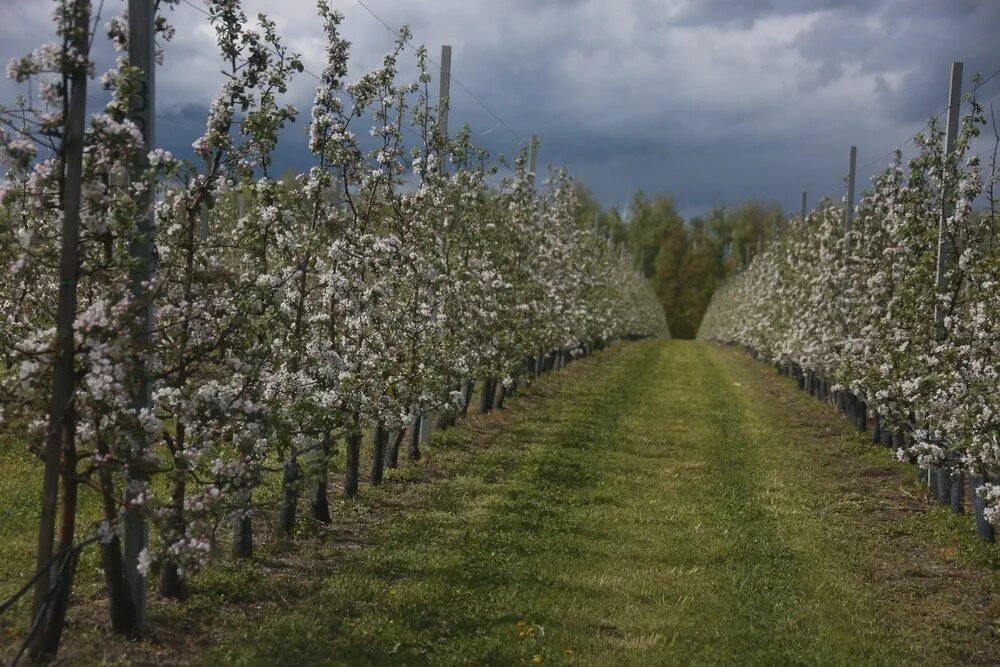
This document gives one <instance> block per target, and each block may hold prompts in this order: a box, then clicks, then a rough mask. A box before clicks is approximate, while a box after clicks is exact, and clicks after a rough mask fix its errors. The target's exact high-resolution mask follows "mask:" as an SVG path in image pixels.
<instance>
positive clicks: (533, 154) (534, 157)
mask: <svg viewBox="0 0 1000 667" xmlns="http://www.w3.org/2000/svg"><path fill="white" fill-rule="evenodd" d="M537 163H538V135H536V134H533V135H531V145H530V146H528V174H529V176H528V178H530V179H531V184H532V185H534V184H535V167H536V165H537Z"/></svg>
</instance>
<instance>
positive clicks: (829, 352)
mask: <svg viewBox="0 0 1000 667" xmlns="http://www.w3.org/2000/svg"><path fill="white" fill-rule="evenodd" d="M971 105H972V111H971V112H970V113H969V114H968V115H967V116H966V117H965V118H964V119H963V122H962V131H961V134H960V137H959V141H958V142H957V148H956V150H955V151H954V152H953V153H952V154H951V155H947V156H946V155H945V154H944V150H943V141H942V131H941V128H940V127H939V126H938V124H937V122H936V120H932V121H931V123H930V125H929V128H928V129H927V131H926V132H924V133H922V134H920V135H917V137H916V139H915V145H916V146H917V147H918V148H919V149H920V153H919V155H918V156H917V157H915V158H914V159H913V160H911V161H910V162H909V164H908V165H906V166H905V167H904V166H903V165H902V164H901V158H899V157H897V160H896V162H895V163H894V164H893V165H891V166H890V167H889V168H888V169H886V171H885V172H884V173H882V174H880V175H879V176H877V177H875V178H874V179H873V180H872V189H871V191H870V192H868V193H866V194H865V196H863V198H862V200H861V203H860V205H859V206H858V208H857V212H856V221H855V224H854V227H853V229H852V230H851V231H850V233H845V226H844V217H843V208H842V207H839V206H835V205H834V204H833V203H831V202H829V201H824V202H823V203H821V205H820V206H819V208H818V209H817V210H816V211H814V212H813V213H812V214H810V215H809V216H808V217H807V218H806V220H804V221H801V220H792V221H789V222H788V223H787V225H786V226H785V227H784V229H782V231H781V234H780V238H778V239H777V240H776V241H775V242H773V243H772V244H771V245H770V246H769V247H768V248H767V249H766V250H765V251H764V252H763V253H761V254H760V255H759V256H758V257H757V258H756V259H755V260H754V261H753V263H752V264H751V265H750V267H749V268H748V269H747V270H746V271H744V272H742V273H741V274H739V275H737V276H735V277H734V278H733V279H732V280H731V281H730V282H729V283H728V284H726V285H724V286H723V287H722V288H721V289H720V290H719V291H718V292H717V293H716V295H715V297H714V298H713V300H712V303H711V305H710V307H709V309H708V312H707V313H706V316H705V319H704V321H703V323H702V325H701V330H700V332H699V336H700V337H701V338H704V339H712V340H717V341H722V342H727V343H735V344H739V345H743V346H746V347H747V348H750V349H752V350H754V351H755V352H756V353H757V354H759V355H761V356H762V357H763V358H765V359H767V360H769V361H772V362H774V363H776V364H781V365H791V366H794V367H795V368H796V369H798V370H800V371H801V372H802V373H803V374H813V375H815V376H817V377H822V378H824V379H825V381H826V382H827V383H828V385H830V386H831V387H839V388H843V389H844V390H845V391H847V392H850V395H852V396H856V397H858V399H860V400H862V401H864V402H865V403H866V404H867V407H868V410H869V414H871V413H872V412H874V415H875V416H876V418H877V420H878V428H879V430H880V431H881V433H882V437H883V440H884V444H891V445H892V446H895V447H897V449H898V451H899V454H900V457H901V458H904V459H909V460H911V461H913V462H915V463H917V464H918V465H919V466H921V467H922V468H943V469H945V470H946V471H947V472H948V473H949V474H950V475H951V477H952V479H956V480H957V479H959V478H960V477H959V475H960V473H966V474H968V475H972V476H973V477H975V478H979V479H982V478H983V477H984V476H985V478H986V479H989V478H993V479H994V480H996V479H998V475H1000V292H998V291H997V290H996V289H995V285H996V284H997V280H998V277H1000V245H998V244H997V243H996V239H997V238H998V235H1000V216H998V215H997V213H996V211H992V210H988V211H976V210H974V208H973V205H972V203H973V202H974V201H976V200H977V197H979V195H980V194H981V193H982V192H983V189H984V184H983V178H982V175H981V168H980V165H979V163H978V160H977V159H976V158H975V157H973V158H969V159H967V158H966V152H967V150H968V146H969V143H970V140H971V139H972V138H973V137H975V136H976V135H977V134H978V133H979V128H980V126H981V125H982V124H983V117H982V113H981V108H980V107H979V105H978V104H977V103H976V102H975V100H972V102H971ZM989 182H990V187H991V188H992V184H993V183H995V182H996V175H995V173H993V174H991V175H990V178H989ZM989 199H990V200H992V196H991V197H990V198H989ZM942 202H944V203H945V205H947V207H948V210H947V212H948V215H947V218H946V220H945V223H944V241H945V244H946V247H949V248H950V249H951V252H950V258H949V261H948V262H947V264H946V265H945V271H944V275H943V280H942V281H941V282H940V287H939V282H938V277H937V273H936V266H937V258H938V246H939V243H938V241H939V239H938V230H939V227H941V219H942V217H943V216H944V213H945V212H944V210H943V209H942ZM980 486H981V487H982V489H983V490H982V492H981V493H980V495H981V496H982V497H984V498H986V499H987V501H988V502H989V503H990V504H991V506H992V509H990V508H988V512H987V514H988V515H989V516H991V517H994V521H995V522H996V518H998V517H1000V512H998V509H1000V506H998V505H996V503H998V502H1000V496H998V494H996V493H995V490H994V491H990V490H989V489H994V488H995V487H992V486H982V485H981V484H980Z"/></svg>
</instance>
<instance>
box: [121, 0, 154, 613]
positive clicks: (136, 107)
mask: <svg viewBox="0 0 1000 667" xmlns="http://www.w3.org/2000/svg"><path fill="white" fill-rule="evenodd" d="M153 5H154V2H153V0H129V3H128V33H129V34H128V45H129V49H128V59H129V64H130V65H131V66H132V67H136V68H138V69H139V70H140V71H141V72H142V82H141V83H140V86H139V92H138V94H137V95H136V96H135V97H134V98H133V99H132V108H131V109H130V110H129V118H130V119H131V120H132V122H134V123H135V124H136V126H138V128H139V131H140V132H142V137H143V140H144V144H145V145H144V150H142V151H140V155H139V158H138V160H137V163H136V165H135V168H136V173H141V172H142V171H145V169H146V168H147V167H148V166H149V165H148V159H147V157H146V156H147V155H148V154H149V152H150V151H151V150H153V147H154V143H155V140H156V132H155V127H154V123H155V120H156V96H155V91H156V61H155V47H154V34H155V29H156V28H155V25H154V20H155V14H156V12H155V11H154V7H153ZM141 196H142V200H141V202H140V205H141V207H142V209H143V210H144V214H143V216H142V219H141V221H140V222H139V229H138V234H137V235H136V237H135V239H134V240H133V241H132V243H131V245H130V248H129V250H130V255H131V256H132V259H133V260H134V265H133V266H134V268H133V269H132V272H131V273H132V275H131V289H132V294H133V299H134V302H135V303H136V304H140V305H141V307H142V312H141V313H140V315H139V317H138V318H137V322H136V329H135V337H134V340H135V341H136V350H135V354H136V359H135V362H134V367H133V369H132V372H133V377H132V387H131V389H132V407H133V408H134V409H135V410H136V411H139V410H143V409H145V408H147V407H148V406H149V403H150V381H149V375H148V372H147V369H146V368H145V365H144V362H143V361H142V356H144V355H145V353H146V351H147V350H148V349H149V346H150V343H151V338H152V330H153V304H152V300H151V298H150V295H149V281H150V279H151V278H152V276H153V261H154V260H153V234H154V229H153V225H154V218H153V193H152V190H151V189H147V190H146V191H145V193H144V194H143V195H141ZM139 437H142V438H144V437H145V436H139ZM138 448H139V451H138V452H134V453H133V458H132V460H131V461H130V466H129V473H128V477H127V480H126V488H125V497H126V500H130V499H132V498H135V497H136V495H138V494H139V493H140V492H141V491H140V489H139V488H138V487H141V486H142V485H143V484H145V483H146V479H147V475H146V471H145V470H143V466H144V465H145V464H144V462H142V461H140V460H138V459H141V457H142V456H143V455H144V454H145V451H146V450H147V448H148V443H147V442H145V441H143V442H140V443H138ZM136 453H138V455H139V456H138V457H136V456H135V454H136ZM124 527H125V531H124V533H125V535H124V556H125V579H126V581H127V583H128V587H129V590H130V592H131V594H132V600H133V602H134V603H135V611H136V616H137V618H136V628H137V629H138V630H139V631H140V632H142V630H143V629H144V627H145V625H146V577H145V576H143V575H142V574H140V572H139V570H138V564H139V554H141V553H142V552H143V551H144V550H145V549H146V547H147V544H148V541H149V527H148V525H147V523H146V520H145V519H144V518H143V517H142V515H141V514H140V511H139V508H138V507H132V506H131V505H130V509H127V510H126V511H125V520H124Z"/></svg>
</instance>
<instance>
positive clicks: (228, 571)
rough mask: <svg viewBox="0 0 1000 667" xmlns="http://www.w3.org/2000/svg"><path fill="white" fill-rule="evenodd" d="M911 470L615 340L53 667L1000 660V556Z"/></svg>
mask: <svg viewBox="0 0 1000 667" xmlns="http://www.w3.org/2000/svg"><path fill="white" fill-rule="evenodd" d="M912 477H913V475H912V473H911V472H910V471H909V469H908V468H907V467H906V466H904V465H902V464H897V463H894V462H893V461H892V460H891V457H890V454H889V453H888V452H886V451H884V450H877V449H874V448H872V447H871V446H870V445H866V444H865V443H864V439H863V438H862V437H861V436H859V435H857V434H852V433H850V431H849V430H848V428H847V424H846V422H844V421H843V420H842V419H840V418H839V417H837V416H836V415H835V414H834V413H833V411H832V409H831V408H829V407H828V406H822V405H819V404H818V403H816V401H814V400H813V399H811V398H808V397H806V396H804V395H803V394H801V393H800V392H798V391H797V390H796V389H795V388H794V387H793V385H792V383H791V382H790V381H788V380H785V379H783V378H780V377H778V376H777V375H775V374H774V373H773V371H771V370H770V369H768V368H767V367H765V366H762V365H758V364H755V363H753V362H752V361H750V360H749V359H747V358H746V357H744V356H742V355H740V354H738V353H736V352H734V351H729V350H722V349H719V348H715V347H712V346H708V345H704V344H701V343H692V342H681V341H648V342H642V343H636V344H631V345H625V346H619V347H617V348H615V349H613V350H610V351H606V352H604V353H601V354H599V355H597V356H596V357H595V358H591V359H587V360H584V361H581V362H579V363H575V364H572V365H571V366H570V367H569V368H568V369H567V370H566V371H564V372H562V373H558V374H553V375H551V376H548V377H546V378H544V379H543V380H542V381H541V382H539V383H537V384H536V385H535V386H533V387H532V388H531V389H530V390H528V391H526V392H524V393H522V394H521V395H520V396H518V397H516V398H515V399H514V400H512V401H511V403H510V404H509V409H506V410H504V411H502V412H501V413H500V414H499V415H496V416H493V417H489V418H479V417H477V418H473V419H469V420H467V421H466V422H465V423H464V425H462V426H460V427H458V428H456V429H451V430H449V431H447V432H445V433H443V434H438V435H436V436H435V440H434V441H433V442H432V443H431V445H430V447H429V448H428V450H427V456H426V458H425V460H424V461H423V462H421V463H420V464H419V465H412V464H411V465H407V466H404V467H402V468H400V469H399V470H395V471H392V472H391V474H390V478H389V482H388V483H387V484H386V485H384V486H383V487H380V488H372V487H370V486H365V487H363V492H362V496H361V499H360V500H358V501H354V502H350V503H339V504H338V505H337V507H336V517H335V521H334V525H333V527H332V528H329V529H328V528H323V529H317V528H315V527H312V528H310V527H308V526H307V527H306V529H305V530H304V531H303V533H302V534H300V535H299V536H298V537H297V540H296V543H295V546H294V547H292V548H291V549H281V550H279V549H277V548H275V547H269V546H264V547H263V548H262V549H261V554H260V557H259V558H258V559H257V560H256V561H254V563H252V564H251V565H250V566H249V567H247V566H240V567H233V566H231V565H226V564H222V565H220V566H216V567H213V568H210V569H209V570H207V571H206V572H204V573H202V574H200V575H199V576H198V578H197V579H196V580H195V594H194V596H193V598H192V599H191V600H190V601H189V602H187V603H185V604H183V605H176V604H171V603H167V602H165V601H162V600H155V601H154V605H153V609H152V617H153V618H152V626H153V628H154V629H155V630H154V633H155V634H154V636H153V638H152V639H151V641H148V642H144V643H142V644H139V645H135V644H128V643H126V642H122V641H120V640H118V641H106V638H105V639H102V637H104V635H103V634H102V633H103V632H104V631H102V630H100V627H101V624H103V622H104V621H103V612H99V613H97V614H96V615H95V613H94V612H93V609H91V612H89V615H88V613H83V614H82V616H80V617H78V618H77V619H76V620H75V621H74V623H75V626H74V627H73V628H71V630H70V634H69V645H68V646H67V650H66V652H65V653H64V660H66V661H67V664H82V663H88V662H97V661H100V662H108V663H114V662H119V661H122V662H138V663H144V664H173V663H176V662H182V663H188V662H195V661H201V662H203V663H204V664H220V663H222V662H231V663H239V664H255V665H256V664H268V665H269V664H295V665H311V664H342V663H349V664H368V663H374V664H386V663H406V664H425V663H433V664H530V663H533V662H534V663H539V662H542V663H544V664H580V665H593V664H598V665H600V664H608V665H610V664H615V665H619V664H628V665H631V664H678V663H679V664H691V663H694V664H706V663H715V664H718V663H727V664H767V665H771V664H852V665H853V664H901V663H909V664H912V663H925V664H952V663H991V662H996V661H997V660H998V658H1000V639H998V628H1000V620H998V619H1000V608H998V606H997V604H996V603H995V602H994V600H995V599H996V598H997V593H998V590H1000V575H998V572H1000V556H998V555H997V553H998V552H997V549H996V548H990V547H988V546H985V545H983V544H980V543H978V542H977V541H976V540H975V537H974V534H973V531H972V529H971V527H970V525H969V521H968V518H967V517H957V518H956V517H952V516H951V515H950V514H948V512H947V511H945V510H944V509H942V508H940V507H938V506H937V505H935V504H933V503H928V502H926V501H925V499H924V498H922V497H921V496H920V493H919V492H918V490H917V489H916V487H915V486H914V485H913V484H912V483H911V480H912ZM93 606H94V605H93V604H92V605H91V607H93ZM88 624H89V625H88ZM95 647H100V648H95Z"/></svg>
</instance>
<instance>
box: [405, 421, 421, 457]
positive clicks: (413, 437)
mask: <svg viewBox="0 0 1000 667" xmlns="http://www.w3.org/2000/svg"><path fill="white" fill-rule="evenodd" d="M420 419H421V416H420V413H419V412H417V411H414V413H413V421H411V422H410V433H409V436H410V448H409V451H408V452H407V458H409V459H410V460H411V461H419V460H420Z"/></svg>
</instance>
